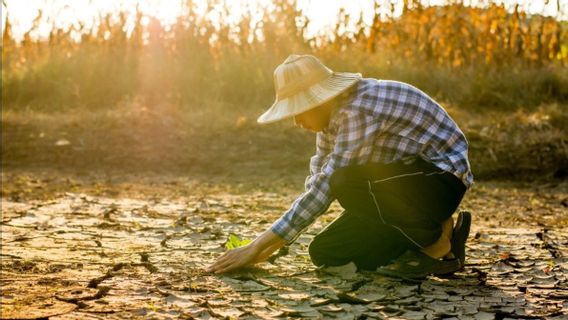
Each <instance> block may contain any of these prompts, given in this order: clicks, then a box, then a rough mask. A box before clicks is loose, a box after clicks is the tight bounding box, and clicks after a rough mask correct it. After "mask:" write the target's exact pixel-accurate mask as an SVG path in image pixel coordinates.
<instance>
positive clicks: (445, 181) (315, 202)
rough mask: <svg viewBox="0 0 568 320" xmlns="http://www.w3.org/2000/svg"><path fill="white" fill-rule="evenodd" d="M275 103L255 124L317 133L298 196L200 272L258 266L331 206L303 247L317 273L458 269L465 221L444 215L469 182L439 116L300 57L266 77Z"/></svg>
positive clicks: (417, 101) (398, 92) (455, 136)
mask: <svg viewBox="0 0 568 320" xmlns="http://www.w3.org/2000/svg"><path fill="white" fill-rule="evenodd" d="M274 83H275V89H276V100H275V102H274V104H273V105H272V106H271V107H270V108H269V109H268V111H266V112H265V113H264V114H262V115H261V116H260V117H259V118H258V122H259V123H262V124H264V123H272V122H276V121H280V120H283V119H286V118H291V117H293V118H294V122H295V124H296V126H299V127H301V128H304V129H307V130H310V131H313V132H317V138H316V147H317V151H316V154H315V155H314V156H313V157H312V158H311V161H310V175H309V176H308V177H307V178H306V181H305V192H304V193H303V194H302V195H300V196H299V197H298V198H297V200H296V201H294V203H293V204H292V206H291V208H290V209H289V210H288V211H287V212H285V213H284V214H283V215H282V216H281V217H280V218H279V219H278V220H276V221H275V222H274V223H273V225H272V226H271V228H269V229H268V230H266V231H265V232H263V233H262V234H261V235H259V236H258V237H257V238H256V239H255V240H254V241H253V242H251V243H250V244H248V245H246V246H244V247H240V248H237V249H234V250H231V251H228V252H226V253H225V254H223V255H222V256H221V257H220V258H218V260H217V261H216V262H215V263H213V264H212V265H211V266H209V267H208V268H207V270H208V271H210V272H215V273H221V272H227V271H231V270H235V269H238V268H240V267H245V266H249V265H252V264H255V263H257V262H260V261H263V260H265V259H267V258H268V257H269V256H270V255H271V254H272V253H273V252H274V251H275V250H277V249H279V248H281V247H282V246H284V245H286V244H290V243H292V242H294V240H295V239H296V238H297V237H298V236H299V235H300V234H301V233H302V232H303V231H304V230H305V229H306V228H307V227H308V226H309V225H311V224H312V223H313V222H314V220H315V219H316V218H317V217H318V216H320V215H321V214H323V213H324V212H326V210H327V209H328V207H329V206H330V204H331V202H332V201H333V200H334V199H337V200H338V201H339V203H340V204H341V206H342V207H343V208H344V209H345V211H344V212H343V213H342V214H341V215H340V216H339V217H338V218H337V219H336V220H334V221H333V222H332V223H330V224H329V225H328V226H327V227H326V228H325V229H324V230H323V231H322V232H321V233H319V234H318V235H316V236H315V238H314V239H313V241H312V242H311V244H310V246H309V254H310V257H311V259H312V261H313V263H314V264H315V265H317V266H321V265H325V266H339V265H344V264H347V263H349V262H354V263H355V265H356V266H357V268H358V269H360V270H377V272H379V273H382V274H386V275H392V276H400V277H410V278H412V277H422V276H425V275H428V274H444V273H451V272H454V271H457V270H459V269H461V268H462V267H463V265H464V259H465V241H466V239H467V237H468V234H469V228H470V224H471V215H470V214H469V212H460V213H459V214H458V218H457V222H456V225H455V227H454V224H453V219H452V215H453V213H454V212H455V211H456V209H457V207H458V205H459V203H460V201H461V200H462V197H463V195H464V193H465V191H466V190H467V189H468V188H469V187H470V186H471V185H472V183H473V176H472V173H471V171H470V165H469V161H468V157H467V151H468V144H467V141H466V138H465V137H464V134H463V133H462V131H461V130H460V129H459V128H458V126H457V125H456V123H455V122H454V121H453V120H452V119H451V118H450V116H449V115H448V114H447V113H446V111H445V110H444V109H443V108H442V107H441V106H440V105H439V104H438V103H437V102H436V101H434V100H433V99H432V98H430V97H429V96H428V95H426V94H425V93H424V92H422V91H420V90H419V89H417V88H415V87H413V86H411V85H409V84H405V83H402V82H396V81H387V80H376V79H371V78H362V77H361V75H360V74H358V73H343V72H333V71H331V70H330V69H329V68H327V67H326V66H324V65H323V64H322V63H321V62H320V61H319V60H318V59H317V58H315V57H314V56H310V55H291V56H289V57H288V58H287V59H286V60H285V61H284V63H283V64H281V65H280V66H278V67H277V68H276V70H275V71H274Z"/></svg>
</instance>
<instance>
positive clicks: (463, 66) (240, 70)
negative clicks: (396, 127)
mask: <svg viewBox="0 0 568 320" xmlns="http://www.w3.org/2000/svg"><path fill="white" fill-rule="evenodd" d="M183 3H184V6H183V8H184V11H183V13H182V14H181V15H180V17H179V19H178V21H177V22H176V23H175V24H173V25H171V26H166V27H165V26H162V24H161V23H160V21H159V20H157V19H156V18H153V17H152V16H147V15H145V14H143V13H142V12H114V13H110V14H108V15H105V16H101V17H100V19H99V20H100V21H99V22H100V24H98V25H97V24H95V25H93V26H89V24H87V23H80V24H78V25H74V26H73V27H71V28H69V29H58V28H57V27H56V26H55V24H54V26H53V29H52V30H51V33H50V34H49V36H48V37H47V38H42V39H38V38H35V37H34V34H36V33H37V31H38V28H39V24H40V21H42V19H44V18H45V17H43V12H41V11H40V12H38V16H37V18H36V20H35V22H34V25H33V26H32V28H31V29H30V30H28V32H26V33H25V34H24V35H23V37H20V38H21V39H18V40H20V41H18V40H16V38H15V36H14V35H13V32H12V26H11V22H10V14H9V12H8V17H7V20H6V24H5V26H4V29H3V39H2V61H3V64H2V89H3V90H2V104H3V105H2V168H3V169H4V170H12V169H26V170H27V169H33V170H39V171H46V170H51V169H53V170H56V171H66V172H69V171H72V172H76V173H81V172H85V171H86V172H93V170H95V171H97V170H98V171H102V172H131V173H132V172H139V173H143V172H159V173H160V175H163V174H166V173H170V174H172V175H180V174H181V175H189V176H192V177H200V178H203V179H205V180H216V179H219V178H223V177H228V178H230V179H236V178H239V179H242V180H245V181H254V179H257V178H262V177H264V179H269V180H270V179H280V178H283V179H288V178H290V181H298V179H302V176H304V175H305V174H306V173H307V160H308V157H309V156H310V155H311V153H312V152H313V151H314V136H313V134H310V133H306V132H301V130H297V129H295V128H293V127H292V125H291V123H289V122H285V123H282V124H277V125H272V126H266V127H263V126H258V125H257V124H256V121H255V120H256V117H257V116H258V115H259V114H261V113H262V112H263V110H265V109H266V108H267V107H268V106H270V104H271V103H272V101H273V99H274V90H273V84H272V71H273V70H274V68H275V67H276V66H277V65H278V64H280V63H281V62H282V61H283V60H284V59H285V57H286V56H287V55H289V54H291V53H309V54H314V55H316V56H318V57H320V58H321V59H322V60H323V61H324V62H325V63H326V64H328V65H329V66H330V67H331V68H332V69H333V70H337V71H351V72H361V73H362V74H363V75H364V76H365V77H375V78H379V79H394V80H400V81H405V82H409V83H411V84H413V85H415V86H417V87H419V88H421V89H422V90H424V91H425V92H427V93H428V94H430V95H431V96H433V97H434V98H435V99H437V100H438V101H440V102H441V103H442V104H443V106H444V107H445V108H446V109H447V110H448V111H449V112H450V114H451V115H452V116H453V117H454V119H455V120H456V121H457V122H458V124H459V125H460V127H461V128H462V129H463V131H464V132H465V133H466V136H467V137H468V139H469V142H470V147H471V150H470V157H471V164H472V167H473V171H474V174H475V176H476V178H478V179H491V178H499V179H503V178H505V179H510V178H513V179H524V180H526V179H534V178H539V179H554V178H566V176H567V173H568V160H567V159H568V147H567V141H566V140H567V138H566V137H567V136H568V134H567V130H568V129H567V128H568V110H567V106H568V72H567V70H568V69H567V64H568V22H566V21H562V20H560V19H558V18H557V17H547V16H542V15H539V14H527V13H526V12H524V11H523V10H522V9H521V8H520V7H519V6H511V5H508V6H507V8H506V7H505V6H504V5H502V4H498V3H493V2H492V1H489V3H488V5H487V6H485V7H483V8H474V7H468V6H465V5H464V3H465V2H463V1H452V2H451V4H448V5H445V6H432V7H427V6H423V5H421V4H420V2H418V1H404V7H403V8H402V14H401V15H400V16H397V17H395V15H394V11H395V8H394V6H391V5H389V4H386V3H385V2H381V1H377V2H376V4H375V7H374V10H375V12H376V14H375V18H374V19H373V21H372V23H371V24H368V23H364V21H363V19H362V18H361V17H360V16H353V15H351V16H350V15H349V14H347V13H346V11H345V10H340V11H339V12H337V16H338V18H337V23H336V25H335V26H334V27H333V28H331V29H330V30H326V31H325V32H319V33H316V34H308V32H307V30H308V27H309V24H310V20H309V17H307V16H306V15H305V13H304V12H302V11H300V10H299V9H298V6H297V4H296V3H295V2H294V1H287V0H278V1H274V2H273V3H272V4H270V5H269V6H268V7H254V10H253V9H252V7H245V8H244V10H243V12H244V13H243V15H242V19H241V20H239V21H236V22H235V21H233V20H231V19H229V18H228V17H229V16H230V13H229V6H228V5H227V3H225V2H223V1H209V2H208V7H207V8H206V14H205V15H202V14H200V13H197V12H196V6H195V4H194V3H193V2H191V1H187V2H183ZM557 5H558V6H559V9H561V10H564V11H565V10H566V8H565V4H563V3H562V2H561V1H558V3H557ZM562 6H564V7H562ZM247 10H248V11H247ZM389 12H390V14H389ZM561 13H562V11H559V13H558V14H559V16H560V15H561ZM251 178H253V179H251ZM300 181H301V180H300Z"/></svg>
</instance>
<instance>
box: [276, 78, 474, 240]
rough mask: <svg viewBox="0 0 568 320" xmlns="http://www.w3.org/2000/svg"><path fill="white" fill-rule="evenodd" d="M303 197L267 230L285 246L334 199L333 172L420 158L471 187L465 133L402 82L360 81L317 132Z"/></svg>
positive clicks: (471, 177) (471, 179) (434, 103)
mask: <svg viewBox="0 0 568 320" xmlns="http://www.w3.org/2000/svg"><path fill="white" fill-rule="evenodd" d="M316 147H317V150H316V154H315V155H314V156H313V157H312V158H311V160H310V175H309V176H308V177H307V178H306V182H305V192H304V193H303V194H302V195H300V196H299V197H298V199H296V201H294V203H293V204H292V206H291V208H290V209H289V210H288V211H287V212H285V213H284V214H283V215H282V216H281V217H280V218H279V219H278V220H276V222H274V224H273V225H272V227H271V229H272V231H273V232H274V233H276V234H277V235H279V236H280V237H282V238H283V239H284V240H286V241H287V242H288V243H291V242H293V241H294V240H295V239H296V238H297V237H298V235H300V234H301V233H302V231H303V230H304V229H306V228H307V227H308V226H310V225H311V224H312V223H313V222H314V220H315V219H316V218H317V217H318V216H320V215H321V214H323V213H324V212H325V211H326V210H327V209H328V208H329V205H330V204H331V202H332V201H333V200H334V198H333V196H332V195H331V194H330V187H329V178H330V177H331V174H332V173H333V171H334V170H335V169H337V168H341V167H345V166H348V165H360V164H366V163H385V164H386V163H390V162H393V161H397V160H401V159H405V158H412V157H417V156H418V157H421V158H423V159H424V160H426V161H429V162H430V163H432V164H434V165H435V166H436V167H438V168H440V169H442V170H444V171H447V172H451V173H453V174H454V175H455V176H457V177H458V178H460V179H461V181H463V183H464V184H465V185H466V187H468V188H469V187H470V186H471V185H472V183H473V175H472V173H471V170H470V165H469V161H468V157H467V149H468V143H467V140H466V138H465V136H464V134H463V132H462V131H461V130H460V129H459V128H458V126H457V125H456V123H455V122H454V121H453V120H452V119H451V118H450V116H449V115H448V114H447V113H446V111H445V110H444V109H443V108H442V107H441V106H440V105H439V104H438V103H437V102H436V101H434V100H433V99H432V98H430V97H429V96H428V95H427V94H425V93H424V92H422V91H420V90H419V89H417V88H415V87H413V86H411V85H409V84H405V83H402V82H397V81H385V80H375V79H367V78H365V79H362V80H360V81H359V82H358V84H356V87H355V88H354V91H353V92H352V93H351V94H350V95H349V97H348V98H346V99H344V100H343V101H342V102H341V104H340V106H339V107H338V108H337V109H336V110H335V111H334V113H332V116H331V119H330V123H329V125H328V127H327V128H326V129H324V130H323V131H321V132H318V133H317V138H316Z"/></svg>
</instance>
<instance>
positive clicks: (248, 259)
mask: <svg viewBox="0 0 568 320" xmlns="http://www.w3.org/2000/svg"><path fill="white" fill-rule="evenodd" d="M259 253H260V252H259V251H258V250H256V248H255V247H254V246H252V245H251V244H248V245H246V246H244V247H240V248H236V249H233V250H229V251H227V252H225V253H224V254H223V255H222V256H221V257H219V259H217V261H215V263H213V264H212V265H211V266H209V267H208V268H207V272H214V273H223V272H228V271H232V270H235V269H238V268H242V267H246V266H249V265H251V264H254V263H255V262H256V260H257V258H258V255H259Z"/></svg>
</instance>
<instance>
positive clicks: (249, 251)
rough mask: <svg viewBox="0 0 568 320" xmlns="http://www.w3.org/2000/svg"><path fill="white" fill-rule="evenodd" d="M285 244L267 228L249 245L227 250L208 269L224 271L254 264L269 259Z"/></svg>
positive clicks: (215, 271)
mask: <svg viewBox="0 0 568 320" xmlns="http://www.w3.org/2000/svg"><path fill="white" fill-rule="evenodd" d="M284 244H286V241H284V239H282V238H280V237H279V236H278V235H276V234H275V233H274V232H272V231H271V230H267V231H265V232H263V233H262V234H261V235H260V236H258V238H256V239H255V240H254V241H253V242H251V243H249V244H248V245H246V246H244V247H240V248H236V249H233V250H229V251H227V252H225V253H224V254H223V255H222V256H221V257H219V259H217V261H215V263H213V264H212V265H210V266H209V267H208V268H207V269H206V271H207V272H214V273H223V272H228V271H232V270H235V269H238V268H242V267H246V266H250V265H253V264H255V263H257V262H261V261H264V260H266V259H268V257H270V255H271V254H272V253H273V252H274V251H276V250H278V249H280V248H281V247H283V246H284Z"/></svg>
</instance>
